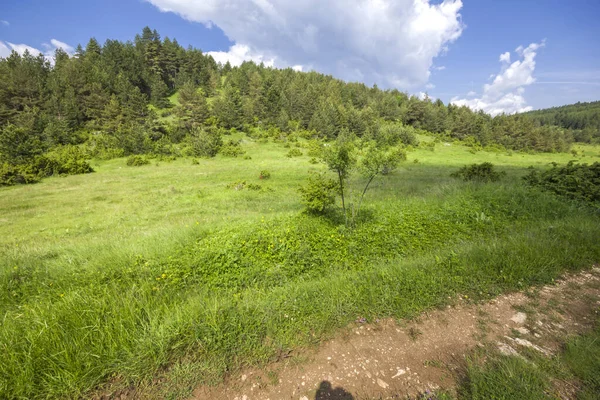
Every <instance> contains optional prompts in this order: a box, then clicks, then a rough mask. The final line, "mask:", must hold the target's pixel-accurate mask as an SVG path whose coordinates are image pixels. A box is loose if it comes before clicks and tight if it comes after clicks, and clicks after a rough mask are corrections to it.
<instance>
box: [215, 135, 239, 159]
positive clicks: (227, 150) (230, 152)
mask: <svg viewBox="0 0 600 400" xmlns="http://www.w3.org/2000/svg"><path fill="white" fill-rule="evenodd" d="M220 153H221V155H223V156H225V157H238V156H241V155H243V154H244V153H245V152H244V149H242V144H241V143H240V141H238V140H231V139H230V140H228V141H227V142H226V143H225V144H224V145H223V146H222V147H221V150H220Z"/></svg>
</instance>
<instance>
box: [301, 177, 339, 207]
mask: <svg viewBox="0 0 600 400" xmlns="http://www.w3.org/2000/svg"><path fill="white" fill-rule="evenodd" d="M338 189H339V186H338V183H337V182H336V181H335V180H333V179H330V178H327V176H326V175H325V173H323V172H321V173H311V174H310V176H309V177H308V182H307V183H306V185H305V186H302V187H300V189H298V190H299V192H300V197H301V199H302V204H304V206H305V207H306V211H307V212H309V213H311V214H323V213H324V212H325V211H326V210H327V208H328V207H330V206H331V205H333V204H334V203H335V196H336V194H337V191H338Z"/></svg>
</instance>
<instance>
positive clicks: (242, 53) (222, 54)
mask: <svg viewBox="0 0 600 400" xmlns="http://www.w3.org/2000/svg"><path fill="white" fill-rule="evenodd" d="M207 54H208V55H210V56H212V58H214V59H215V61H216V62H218V63H222V64H226V63H227V62H229V63H230V64H231V65H233V66H234V67H237V66H239V65H241V64H242V63H243V62H244V61H254V62H255V63H257V64H260V63H261V62H262V63H264V64H265V65H266V66H267V67H272V66H273V65H274V63H275V60H274V59H270V60H265V57H263V55H262V54H256V53H253V52H252V50H251V49H250V47H248V46H246V45H243V44H235V45H233V46H231V48H230V49H229V51H209V52H207Z"/></svg>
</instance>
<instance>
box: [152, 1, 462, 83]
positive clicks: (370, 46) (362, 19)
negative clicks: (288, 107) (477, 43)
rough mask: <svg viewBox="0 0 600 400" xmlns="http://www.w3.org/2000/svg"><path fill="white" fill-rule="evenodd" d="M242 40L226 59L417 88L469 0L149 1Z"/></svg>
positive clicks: (457, 28) (454, 35)
mask: <svg viewBox="0 0 600 400" xmlns="http://www.w3.org/2000/svg"><path fill="white" fill-rule="evenodd" d="M146 1H148V2H150V3H151V4H153V5H155V6H156V7H157V8H158V9H159V10H160V11H163V12H173V13H176V14H178V15H180V16H181V17H183V18H185V19H187V20H190V21H195V22H200V23H203V24H205V25H206V26H208V27H211V26H213V25H217V26H218V27H219V28H221V29H222V30H223V32H225V34H226V35H227V37H228V38H229V39H230V40H232V41H233V42H235V45H234V46H233V47H232V48H231V49H229V51H227V52H213V57H215V58H217V57H219V58H221V59H222V60H229V61H230V62H232V60H236V62H238V61H239V60H240V58H241V59H250V60H256V59H259V60H261V61H263V62H270V61H272V62H273V64H274V65H275V66H278V67H291V66H300V65H301V66H303V67H304V68H310V69H315V70H317V71H320V72H324V73H328V74H333V75H334V76H336V77H339V78H342V79H346V80H352V81H355V80H358V81H363V82H365V83H367V84H372V83H377V84H378V85H380V86H384V87H399V88H402V89H409V88H416V87H418V86H422V85H424V84H426V83H427V82H428V80H429V76H430V73H431V69H432V68H433V61H434V59H435V58H436V57H437V56H439V55H441V54H443V53H444V52H445V51H447V49H448V45H449V44H451V43H452V42H454V41H455V40H456V39H458V38H459V37H460V35H461V33H462V31H463V28H464V26H463V24H462V21H461V15H460V13H459V11H460V9H461V8H462V1H461V0H443V1H442V2H439V1H433V0H330V1H322V0H305V1H296V0H146Z"/></svg>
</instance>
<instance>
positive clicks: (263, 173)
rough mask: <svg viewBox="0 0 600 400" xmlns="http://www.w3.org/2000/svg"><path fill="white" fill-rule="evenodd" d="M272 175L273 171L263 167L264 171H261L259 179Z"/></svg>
mask: <svg viewBox="0 0 600 400" xmlns="http://www.w3.org/2000/svg"><path fill="white" fill-rule="evenodd" d="M270 177H271V173H270V172H269V171H267V170H266V169H263V170H262V171H260V176H259V179H269V178H270Z"/></svg>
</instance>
